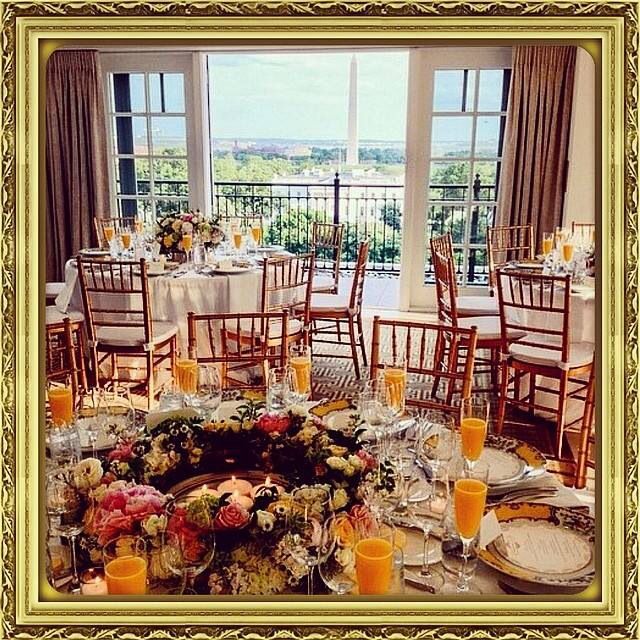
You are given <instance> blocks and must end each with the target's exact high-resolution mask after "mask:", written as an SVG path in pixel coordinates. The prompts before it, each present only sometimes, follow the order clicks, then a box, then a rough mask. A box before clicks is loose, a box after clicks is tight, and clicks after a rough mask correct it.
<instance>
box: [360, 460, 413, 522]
mask: <svg viewBox="0 0 640 640" xmlns="http://www.w3.org/2000/svg"><path fill="white" fill-rule="evenodd" d="M405 488H406V483H405V479H404V476H403V474H402V472H401V470H400V468H399V466H398V465H397V464H396V463H394V462H393V461H392V460H390V459H388V458H383V459H381V460H380V461H379V462H378V464H377V465H376V466H375V468H374V469H372V470H371V471H369V473H368V474H367V475H366V476H365V477H364V478H363V480H362V481H361V483H360V492H361V495H362V499H363V501H364V503H365V505H366V506H367V508H368V509H369V511H371V513H372V514H373V516H374V517H375V518H376V519H377V520H382V519H383V517H385V516H387V517H388V516H390V515H391V514H392V513H393V512H394V511H395V510H396V509H397V508H398V506H399V505H400V504H401V502H402V500H403V496H405Z"/></svg>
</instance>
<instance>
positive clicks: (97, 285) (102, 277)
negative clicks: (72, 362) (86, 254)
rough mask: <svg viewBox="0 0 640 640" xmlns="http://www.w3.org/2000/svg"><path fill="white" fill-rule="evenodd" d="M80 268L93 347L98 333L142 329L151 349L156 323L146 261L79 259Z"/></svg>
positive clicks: (88, 331)
mask: <svg viewBox="0 0 640 640" xmlns="http://www.w3.org/2000/svg"><path fill="white" fill-rule="evenodd" d="M76 264H77V268H78V277H79V278H80V289H81V291H82V302H83V305H84V314H85V319H86V324H87V336H88V338H89V345H90V346H91V347H95V346H96V344H97V342H98V331H99V330H100V329H101V328H103V327H119V328H123V329H125V328H130V327H139V328H141V329H142V330H143V335H144V345H145V348H150V345H151V341H152V338H153V323H152V319H151V311H150V300H149V280H148V275H147V263H146V261H145V260H144V259H142V260H137V261H136V260H122V261H115V260H110V261H104V260H89V259H86V258H83V257H82V256H78V258H77V263H76ZM147 345H148V346H147Z"/></svg>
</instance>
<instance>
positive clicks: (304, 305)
mask: <svg viewBox="0 0 640 640" xmlns="http://www.w3.org/2000/svg"><path fill="white" fill-rule="evenodd" d="M313 269H314V256H313V253H304V254H300V255H298V256H290V257H274V258H267V259H266V260H265V261H264V270H263V274H262V312H263V313H273V312H282V311H287V312H288V314H289V322H291V321H292V320H298V321H300V322H301V323H302V325H303V327H304V329H307V328H308V327H309V318H310V312H311V286H312V283H313Z"/></svg>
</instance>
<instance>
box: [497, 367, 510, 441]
mask: <svg viewBox="0 0 640 640" xmlns="http://www.w3.org/2000/svg"><path fill="white" fill-rule="evenodd" d="M508 387H509V364H508V363H507V362H503V363H502V364H501V365H500V395H499V398H498V419H497V421H496V430H495V432H496V434H497V435H500V434H501V433H502V430H503V429H504V417H505V412H506V410H507V389H508Z"/></svg>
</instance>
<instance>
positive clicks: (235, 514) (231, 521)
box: [213, 502, 251, 529]
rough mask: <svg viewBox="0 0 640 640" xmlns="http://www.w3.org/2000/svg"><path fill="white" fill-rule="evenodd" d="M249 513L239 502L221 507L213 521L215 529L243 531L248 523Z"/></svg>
mask: <svg viewBox="0 0 640 640" xmlns="http://www.w3.org/2000/svg"><path fill="white" fill-rule="evenodd" d="M250 517H251V516H250V515H249V512H248V511H247V510H246V509H245V508H244V507H242V506H240V505H239V504H238V503H237V502H231V503H230V504H227V505H224V506H223V507H220V509H219V510H218V513H217V514H216V517H215V519H214V521H213V526H214V528H215V529H241V528H242V527H244V526H245V525H246V524H247V523H248V522H249V518H250Z"/></svg>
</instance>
